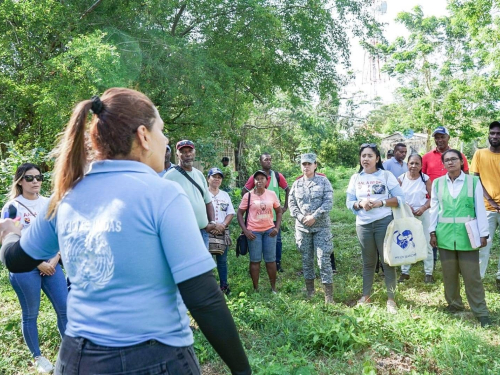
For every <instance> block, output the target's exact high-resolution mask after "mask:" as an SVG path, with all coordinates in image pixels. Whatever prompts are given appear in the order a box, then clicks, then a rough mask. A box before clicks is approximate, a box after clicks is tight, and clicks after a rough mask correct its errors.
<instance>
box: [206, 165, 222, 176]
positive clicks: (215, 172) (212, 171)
mask: <svg viewBox="0 0 500 375" xmlns="http://www.w3.org/2000/svg"><path fill="white" fill-rule="evenodd" d="M214 174H220V175H221V176H222V178H224V173H222V171H221V170H220V169H219V168H216V167H214V168H210V170H209V171H208V173H207V177H210V176H213V175H214Z"/></svg>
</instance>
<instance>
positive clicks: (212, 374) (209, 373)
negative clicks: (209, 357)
mask: <svg viewBox="0 0 500 375" xmlns="http://www.w3.org/2000/svg"><path fill="white" fill-rule="evenodd" d="M201 373H202V374H203V375H221V374H227V373H228V372H227V371H225V369H224V368H221V366H220V365H219V366H218V365H217V364H213V363H204V364H203V365H202V366H201Z"/></svg>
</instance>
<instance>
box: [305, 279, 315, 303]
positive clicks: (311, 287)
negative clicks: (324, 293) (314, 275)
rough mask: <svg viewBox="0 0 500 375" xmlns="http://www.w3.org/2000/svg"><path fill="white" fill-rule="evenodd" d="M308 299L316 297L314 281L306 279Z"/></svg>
mask: <svg viewBox="0 0 500 375" xmlns="http://www.w3.org/2000/svg"><path fill="white" fill-rule="evenodd" d="M306 290H307V298H308V299H309V298H312V296H314V279H310V280H309V279H306Z"/></svg>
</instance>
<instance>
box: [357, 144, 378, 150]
mask: <svg viewBox="0 0 500 375" xmlns="http://www.w3.org/2000/svg"><path fill="white" fill-rule="evenodd" d="M366 147H370V148H377V145H376V144H375V143H363V144H362V145H361V146H360V147H359V148H360V149H362V148H366Z"/></svg>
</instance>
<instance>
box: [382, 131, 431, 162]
mask: <svg viewBox="0 0 500 375" xmlns="http://www.w3.org/2000/svg"><path fill="white" fill-rule="evenodd" d="M380 139H381V140H382V141H381V143H380V153H381V154H382V155H386V154H387V151H389V150H394V146H396V144H398V143H400V142H401V143H404V144H405V145H406V147H407V150H408V154H407V155H408V156H410V155H411V154H413V153H417V154H420V155H423V154H425V153H426V152H427V134H425V133H414V134H413V136H412V137H411V138H406V137H405V136H404V135H403V133H401V132H395V133H392V134H391V135H387V136H384V135H380Z"/></svg>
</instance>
